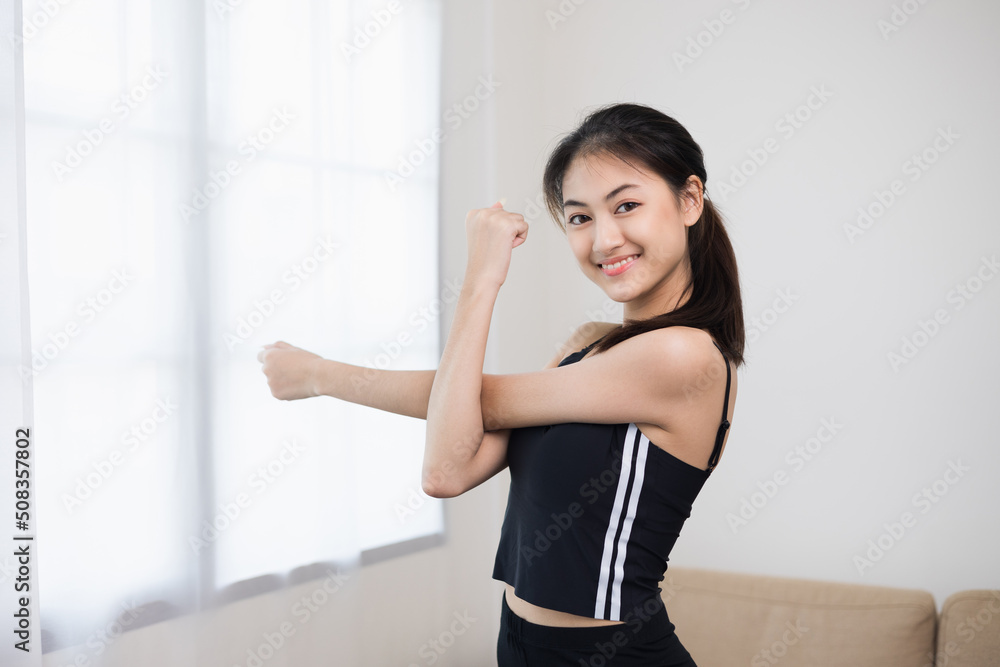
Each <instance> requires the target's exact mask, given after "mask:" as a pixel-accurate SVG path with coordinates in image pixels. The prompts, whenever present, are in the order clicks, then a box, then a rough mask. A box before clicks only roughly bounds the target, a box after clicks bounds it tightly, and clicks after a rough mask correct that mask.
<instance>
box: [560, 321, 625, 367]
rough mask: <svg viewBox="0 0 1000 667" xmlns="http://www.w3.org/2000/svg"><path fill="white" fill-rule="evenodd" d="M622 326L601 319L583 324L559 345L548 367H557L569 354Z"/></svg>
mask: <svg viewBox="0 0 1000 667" xmlns="http://www.w3.org/2000/svg"><path fill="white" fill-rule="evenodd" d="M620 326H621V324H619V323H617V322H604V321H601V320H595V321H592V322H586V323H584V324H581V325H580V326H578V327H577V328H576V329H574V330H573V333H571V334H570V335H569V337H568V338H567V339H566V341H565V342H563V343H562V344H561V345H559V346H557V349H556V353H555V356H554V357H553V358H552V359H551V360H550V361H549V363H548V364H547V365H546V368H555V367H556V366H558V365H559V362H560V361H562V360H563V359H565V358H566V356H567V355H570V354H572V353H573V352H578V351H579V350H581V349H583V348H585V347H586V346H588V345H590V344H591V343H593V342H596V341H597V340H598V339H599V338H601V337H602V336H604V335H605V334H607V333H608V332H609V331H612V330H614V329H617V328H618V327H620Z"/></svg>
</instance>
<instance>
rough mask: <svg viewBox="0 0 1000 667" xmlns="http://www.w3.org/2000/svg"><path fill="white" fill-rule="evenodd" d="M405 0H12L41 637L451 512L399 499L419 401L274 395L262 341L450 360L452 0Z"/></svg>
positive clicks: (148, 614)
mask: <svg viewBox="0 0 1000 667" xmlns="http://www.w3.org/2000/svg"><path fill="white" fill-rule="evenodd" d="M393 6H395V7H402V10H401V11H398V12H392V13H386V5H385V3H380V2H365V1H359V0H340V1H337V0H283V1H282V2H274V1H271V2H249V1H243V0H89V1H88V2H79V3H77V2H64V1H59V0H38V1H37V2H32V1H28V0H25V4H24V38H23V43H22V44H20V45H19V47H20V48H21V49H22V50H23V54H24V73H25V98H24V105H25V118H26V129H25V137H26V145H27V160H26V164H25V166H24V170H25V174H26V183H27V188H26V194H27V197H26V200H27V217H26V219H27V237H28V239H27V240H28V242H27V246H26V247H27V254H26V255H23V254H18V253H17V250H18V247H19V242H20V234H19V233H18V232H17V227H16V226H14V227H11V225H8V223H7V213H8V209H11V214H12V216H13V217H11V221H16V216H15V215H13V214H14V213H15V211H14V205H13V204H14V202H15V201H18V200H16V199H10V198H8V197H6V191H7V189H11V191H13V189H12V188H13V184H12V183H13V182H12V181H11V180H10V179H8V178H4V180H3V187H4V188H5V197H4V200H3V206H4V214H5V217H4V230H2V233H5V234H6V235H7V236H6V237H5V238H2V239H0V252H2V253H3V257H4V261H3V264H2V267H0V271H2V272H3V280H4V283H3V293H4V302H3V308H4V311H3V330H2V335H3V340H4V343H5V345H4V364H5V365H4V370H5V375H4V376H3V377H4V385H3V387H2V391H3V395H2V398H3V406H4V408H3V409H4V410H5V411H8V410H14V412H13V413H9V412H4V413H3V416H4V422H3V425H4V428H5V431H4V432H3V433H2V434H0V437H3V438H5V439H7V440H9V439H10V429H9V428H8V426H9V425H10V424H11V423H13V422H20V421H23V420H24V419H25V418H26V417H22V416H20V415H21V414H24V413H23V412H22V413H20V414H17V416H16V418H15V416H11V415H14V414H15V413H17V410H18V409H20V404H21V401H20V399H21V397H22V394H21V393H20V392H21V391H22V390H21V387H22V386H24V387H27V388H28V389H27V391H28V394H27V395H24V399H25V400H24V404H25V405H30V398H31V390H30V387H31V384H30V383H31V382H33V383H34V406H35V418H34V419H35V424H36V428H35V430H34V431H33V436H34V445H35V456H36V457H37V466H38V469H39V471H40V472H39V475H38V480H39V481H38V485H37V508H38V515H39V520H38V530H39V535H40V538H39V539H40V540H41V546H42V547H43V548H42V549H41V552H40V559H39V561H38V565H39V569H40V573H41V589H40V595H41V597H40V606H41V609H40V615H41V623H42V628H43V630H42V640H43V643H44V644H45V651H46V652H48V651H51V650H58V649H63V648H66V647H77V648H75V649H74V654H73V656H71V657H74V656H79V655H82V656H84V657H85V658H86V659H87V660H89V661H90V664H101V662H102V660H105V659H107V658H108V656H110V655H113V654H114V650H115V639H116V638H117V637H118V636H120V634H121V632H123V631H129V630H134V629H137V628H139V627H142V626H145V625H148V624H150V623H154V622H157V621H160V620H163V619H165V618H170V617H174V616H177V615H180V614H187V613H192V612H194V611H197V610H199V609H206V608H209V607H210V606H212V605H216V604H220V603H222V602H225V601H227V600H232V599H238V598H240V597H243V596H246V595H250V594H255V593H259V592H261V591H266V590H269V589H273V588H276V587H281V586H284V585H287V584H288V583H297V582H300V581H305V580H309V579H311V578H319V577H323V576H326V573H327V572H329V571H331V570H333V571H337V572H340V573H344V574H348V575H349V574H350V573H351V572H352V571H354V570H356V568H357V567H359V566H360V562H361V555H362V553H364V552H367V551H368V550H374V549H377V548H378V547H382V546H385V545H390V544H396V543H399V542H401V541H405V540H410V539H415V538H421V537H423V536H428V535H434V534H436V533H439V532H440V531H441V530H442V515H441V508H440V503H439V502H438V501H435V500H434V499H427V498H426V497H425V502H423V504H422V505H421V509H420V511H419V512H417V513H412V512H411V513H409V514H407V515H406V516H405V520H402V518H401V516H400V513H399V507H400V505H401V503H406V502H407V498H409V497H412V494H413V492H414V491H415V490H416V491H419V489H420V475H419V472H420V462H421V458H422V449H423V433H424V427H423V423H422V422H421V421H419V420H414V419H410V418H406V417H400V416H395V415H387V414H385V413H381V412H379V411H375V410H371V409H368V408H362V407H360V406H354V405H351V404H348V403H344V402H341V401H336V400H334V399H331V398H326V397H320V398H316V399H310V400H307V401H296V402H282V401H278V400H276V399H274V398H273V397H272V396H271V395H270V392H269V390H268V387H267V383H266V378H265V377H264V376H263V374H262V373H261V372H260V365H259V363H258V362H257V361H256V354H257V351H258V349H259V348H260V346H261V345H262V344H264V343H267V342H272V341H274V340H278V339H283V340H286V341H288V342H290V343H292V344H295V345H299V346H301V347H304V348H306V349H308V350H311V351H314V352H316V353H318V354H321V355H322V356H325V357H328V358H333V359H337V360H340V361H346V362H349V363H354V364H358V365H363V366H371V367H375V366H377V367H380V368H391V369H411V368H414V369H420V368H433V367H435V366H436V363H437V359H438V352H439V340H438V324H437V322H435V321H434V320H433V318H431V319H430V320H427V319H426V317H425V315H424V314H425V313H427V312H428V306H429V305H432V304H434V303H435V302H436V301H437V298H436V297H437V295H438V294H439V293H440V292H439V287H438V282H437V233H436V225H437V202H436V197H437V179H438V174H437V156H436V154H435V150H436V146H434V145H433V142H432V143H431V144H428V143H427V137H430V136H432V131H433V130H434V129H435V128H436V127H440V126H441V114H440V110H439V108H438V89H439V86H438V80H437V76H438V69H439V63H438V50H439V39H440V35H439V23H440V17H439V7H438V5H437V3H436V2H433V1H425V2H418V1H412V2H406V3H401V4H395V3H393ZM380 12H381V13H380ZM6 122H7V121H6V117H5V123H6ZM7 131H8V126H7V125H5V126H4V133H5V135H6V134H7ZM7 139H8V137H6V136H5V137H4V141H5V142H6V141H7ZM5 148H6V144H5ZM7 157H8V156H7V152H6V150H5V152H4V160H5V166H4V168H5V170H6V169H7V168H8V167H7V164H6V161H7ZM4 174H5V175H6V174H7V172H6V171H5V172H4ZM8 229H14V230H15V231H14V232H11V231H8ZM25 265H26V266H27V268H28V271H27V275H28V278H29V281H30V285H31V301H30V315H31V331H30V350H26V351H25V353H24V355H23V356H24V357H25V358H27V357H30V366H31V369H32V372H31V373H30V374H29V375H30V377H29V379H28V381H27V382H28V384H25V385H22V384H21V380H20V378H19V377H18V376H17V375H16V374H14V373H13V372H12V370H11V369H12V368H13V367H14V365H15V363H19V362H20V361H21V358H20V357H18V354H17V351H18V349H19V347H18V345H19V343H20V342H21V341H22V340H23V341H27V340H28V336H27V331H28V330H27V322H28V320H27V318H24V319H23V320H21V319H19V318H18V317H17V315H18V314H19V313H21V312H26V311H22V310H19V309H18V308H19V304H21V303H22V302H21V301H19V298H20V295H21V294H22V291H21V290H20V287H21V286H22V284H23V283H22V275H23V274H22V271H21V269H22V268H23V267H24V266H25ZM401 334H405V335H404V336H401ZM401 340H405V341H406V342H405V344H399V342H398V341H401ZM6 444H7V443H6V442H5V443H4V445H5V446H6ZM5 463H6V462H5ZM9 479H10V478H9V477H8V476H5V477H4V479H3V480H2V482H0V484H9V483H10V482H9ZM0 488H5V487H0ZM9 497H10V495H9V494H8V495H5V496H4V498H9ZM0 507H3V506H2V505H0ZM222 618H224V617H222ZM201 631H202V632H204V633H206V634H205V636H204V638H203V639H202V641H207V642H211V641H213V636H214V637H215V641H225V636H224V633H221V632H219V630H218V629H217V628H213V629H209V628H202V629H201ZM95 637H96V638H98V639H96V640H95V639H94V638H95ZM197 645H198V642H197V641H192V642H191V644H186V645H178V646H174V647H172V648H169V649H167V650H170V651H173V652H175V654H173V655H170V656H163V655H160V656H158V657H159V659H160V660H162V661H163V663H164V664H196V661H197V656H195V655H193V654H192V651H193V650H194V649H193V647H194V646H197ZM234 657H235V656H234ZM4 664H6V663H4Z"/></svg>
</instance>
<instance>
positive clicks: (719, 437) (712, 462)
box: [707, 340, 733, 472]
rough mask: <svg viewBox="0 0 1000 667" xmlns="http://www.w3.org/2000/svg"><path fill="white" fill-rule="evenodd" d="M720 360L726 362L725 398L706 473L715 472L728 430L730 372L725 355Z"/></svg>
mask: <svg viewBox="0 0 1000 667" xmlns="http://www.w3.org/2000/svg"><path fill="white" fill-rule="evenodd" d="M712 344H713V345H715V347H717V348H718V349H719V352H722V348H721V347H719V344H718V343H716V342H715V341H714V340H713V341H712ZM722 359H723V360H724V361H725V362H726V398H725V399H724V400H723V402H722V423H721V424H719V431H718V433H716V434H715V448H714V449H713V450H712V455H711V456H710V457H709V459H708V469H707V472H712V471H713V470H715V466H716V465H718V463H719V456H721V455H722V441H723V440H725V439H726V429H728V428H729V419H727V415H728V413H729V386H730V384H731V383H732V379H733V378H732V371H731V370H730V369H729V359H727V358H726V353H725V352H722Z"/></svg>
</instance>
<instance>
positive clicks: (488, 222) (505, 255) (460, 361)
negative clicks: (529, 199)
mask: <svg viewBox="0 0 1000 667" xmlns="http://www.w3.org/2000/svg"><path fill="white" fill-rule="evenodd" d="M465 227H466V237H467V239H468V247H469V257H468V263H467V264H466V268H465V278H464V280H463V281H462V289H461V291H460V292H459V296H458V301H457V303H456V305H455V319H454V321H453V322H452V326H451V331H450V333H449V335H448V340H447V342H446V343H445V347H444V352H443V353H442V355H441V363H440V364H439V365H438V369H437V372H436V373H435V374H434V382H433V384H432V385H431V395H430V398H429V400H428V403H427V437H426V442H425V444H424V464H423V475H422V479H421V484H422V486H423V490H424V492H425V493H427V494H428V495H431V496H436V497H448V496H451V495H455V494H456V493H462V492H463V491H464V489H463V488H462V487H463V485H464V479H465V476H466V471H467V469H468V466H469V465H470V463H471V462H472V461H473V460H474V459H475V457H476V453H477V452H478V451H479V448H480V445H481V444H482V442H483V438H484V435H485V429H484V428H483V424H484V422H485V421H488V422H498V421H499V418H496V417H493V416H491V415H489V414H486V415H484V414H483V401H482V392H483V360H484V357H485V355H486V337H487V335H488V334H489V329H490V319H491V318H492V316H493V306H494V304H495V303H496V298H497V295H498V293H499V291H500V287H501V286H502V285H503V282H504V280H506V278H507V271H508V269H509V267H510V259H511V254H512V252H513V249H514V248H516V247H517V246H519V245H521V244H522V243H524V241H525V240H526V239H527V237H528V224H527V223H526V222H525V220H524V216H522V215H521V214H519V213H511V212H509V211H505V210H503V204H502V202H498V203H497V204H494V205H493V206H491V207H490V208H486V209H478V210H472V211H469V214H468V215H467V216H466V218H465ZM496 430H499V429H496Z"/></svg>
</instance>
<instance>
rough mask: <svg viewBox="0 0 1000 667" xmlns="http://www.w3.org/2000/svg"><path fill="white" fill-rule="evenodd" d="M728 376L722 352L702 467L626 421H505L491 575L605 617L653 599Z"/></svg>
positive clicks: (548, 601) (537, 599) (724, 425)
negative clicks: (499, 520) (503, 503)
mask: <svg viewBox="0 0 1000 667" xmlns="http://www.w3.org/2000/svg"><path fill="white" fill-rule="evenodd" d="M713 342H714V341H713ZM596 344H597V342H596V341H595V342H594V343H591V344H590V345H588V346H587V347H585V348H583V349H582V350H580V351H579V352H574V353H572V354H570V355H569V356H567V357H566V358H564V359H563V360H562V361H560V362H559V366H564V365H566V364H571V363H574V362H577V361H579V360H580V359H581V358H582V357H583V356H584V355H585V354H586V353H587V351H588V350H589V349H590V348H592V347H593V346H594V345H596ZM716 347H717V348H718V347H719V346H718V344H716ZM719 351H720V352H722V348H719ZM723 358H725V353H723ZM731 379H732V378H731V371H730V369H729V361H728V359H727V360H726V397H725V400H724V402H723V404H722V422H721V423H720V424H719V430H718V433H717V435H716V439H715V448H714V450H713V451H712V455H711V457H709V464H708V469H707V470H702V469H701V468H697V467H695V466H693V465H691V464H689V463H686V462H684V461H682V460H680V459H679V458H677V457H675V456H673V455H672V454H670V453H669V452H667V451H666V450H664V449H661V448H660V447H658V446H656V445H654V444H652V443H650V442H649V440H648V439H647V438H646V436H645V435H644V434H643V433H642V432H641V431H640V430H639V429H638V428H637V427H636V425H635V423H627V424H588V423H580V422H571V423H564V424H554V425H551V426H530V427H525V428H515V429H512V430H511V433H510V439H509V441H508V444H507V462H508V465H509V467H510V491H509V492H508V495H507V509H506V512H505V513H504V518H503V526H502V527H501V529H500V544H499V546H498V547H497V554H496V560H495V562H494V565H493V578H494V579H498V580H500V581H505V582H507V583H509V584H512V585H513V586H514V591H515V593H516V594H517V596H518V597H520V598H521V599H523V600H527V601H528V602H530V603H532V604H535V605H538V606H541V607H546V608H548V609H555V610H558V611H564V612H568V613H570V614H577V615H579V616H588V617H592V618H601V619H604V620H609V621H623V620H628V613H629V610H633V609H636V608H637V607H639V606H643V605H645V604H646V603H647V602H648V601H650V600H651V599H655V602H654V604H659V603H660V600H661V598H660V594H661V591H660V587H659V582H660V581H662V580H663V576H664V573H665V572H666V567H667V560H668V558H669V555H670V551H671V549H672V548H673V546H674V542H676V540H677V536H678V535H679V534H680V531H681V527H682V526H683V525H684V521H685V520H686V519H687V518H688V516H690V513H691V506H692V504H693V503H694V500H695V498H696V497H697V496H698V493H699V492H700V491H701V488H702V485H703V484H704V483H705V481H706V480H707V479H708V477H709V475H710V474H711V472H712V470H713V469H714V468H715V466H716V464H717V463H718V460H719V455H720V453H721V451H722V442H723V440H724V438H725V434H726V429H728V428H729V420H728V419H727V418H726V415H727V412H728V407H729V387H730V382H731ZM647 609H648V608H647ZM623 615H624V616H625V618H623Z"/></svg>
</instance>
